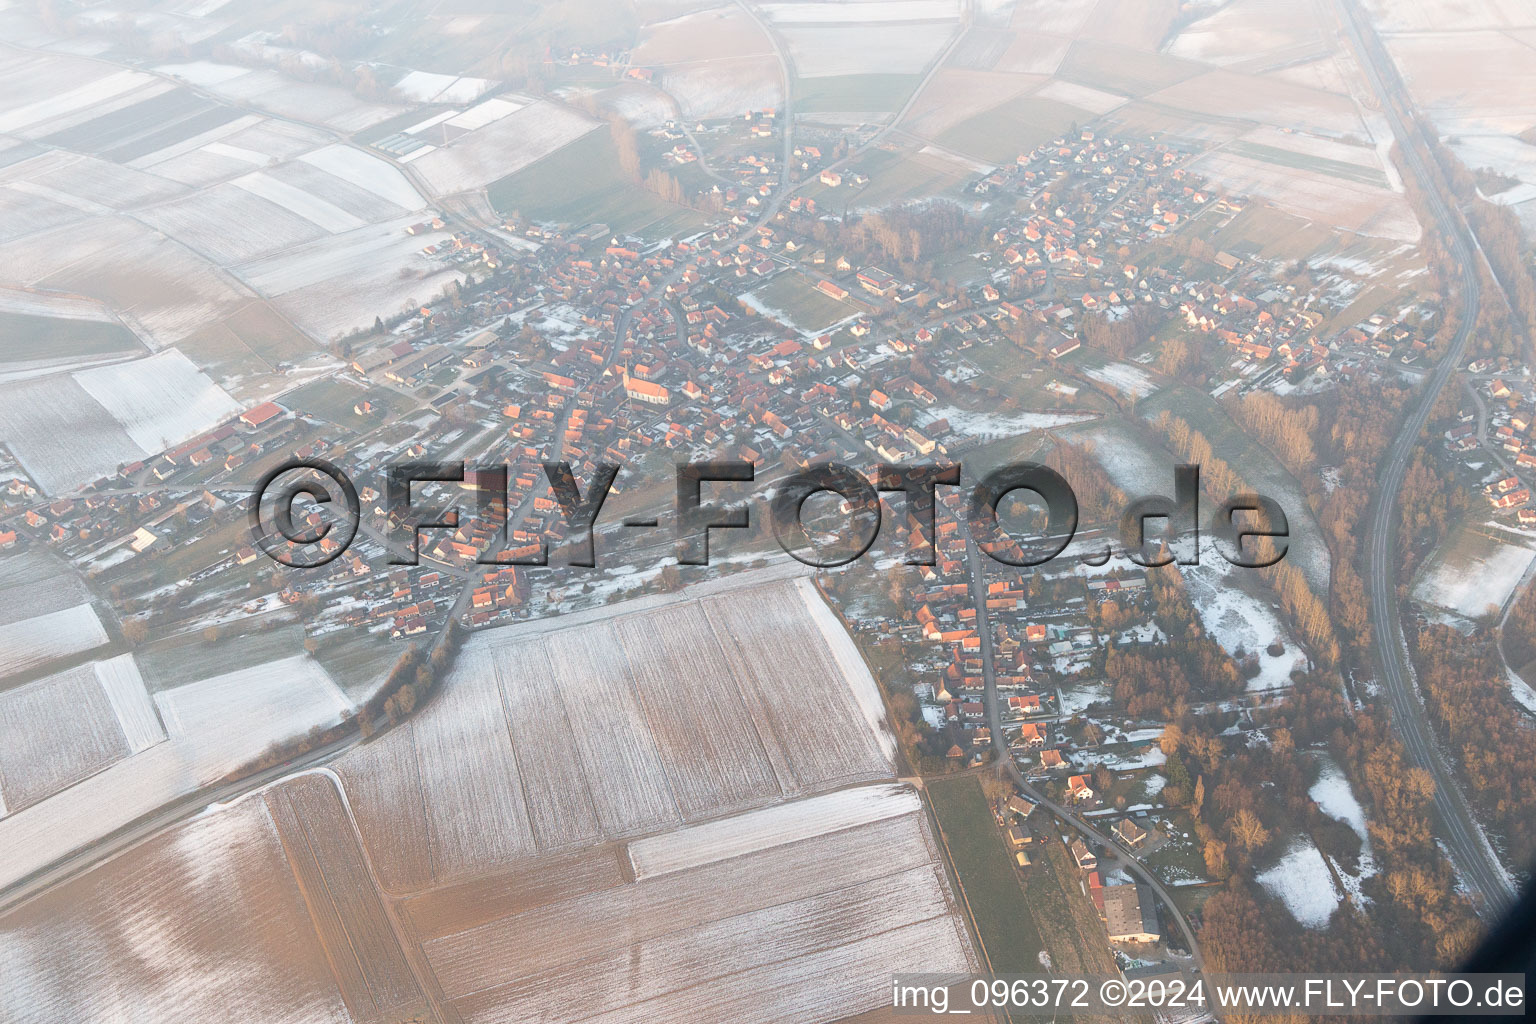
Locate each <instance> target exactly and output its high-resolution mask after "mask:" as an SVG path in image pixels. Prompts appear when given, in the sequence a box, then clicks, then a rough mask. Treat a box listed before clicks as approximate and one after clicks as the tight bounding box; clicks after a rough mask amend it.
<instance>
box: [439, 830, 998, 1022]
mask: <svg viewBox="0 0 1536 1024" xmlns="http://www.w3.org/2000/svg"><path fill="white" fill-rule="evenodd" d="M935 856H936V850H935V847H934V843H933V840H932V838H931V837H930V836H929V835H928V833H927V828H926V824H925V821H924V818H923V816H922V814H921V812H920V811H914V812H912V813H906V814H901V815H899V816H895V817H888V818H884V819H881V820H877V821H873V822H869V823H867V824H863V825H858V826H856V827H849V828H845V829H841V830H838V831H831V832H826V833H822V834H819V835H815V836H811V837H807V838H802V839H798V840H797V841H791V842H785V843H774V844H773V845H770V846H768V847H767V848H764V849H757V850H743V852H741V853H740V855H738V856H734V857H731V858H729V859H724V860H711V861H709V862H707V863H702V864H700V865H699V866H697V867H694V868H692V869H689V870H684V871H678V872H676V873H669V874H664V875H659V876H650V877H642V878H640V879H638V880H637V881H635V882H633V883H631V884H627V885H621V886H618V887H616V888H611V887H610V888H606V889H603V890H600V891H595V892H588V893H583V894H578V895H573V896H569V897H566V898H563V899H558V901H555V902H549V903H547V904H546V905H544V906H540V907H538V908H537V909H534V910H530V911H526V912H523V913H511V914H508V915H506V916H503V917H499V918H496V919H494V920H490V921H487V922H486V923H484V924H480V925H477V926H475V927H472V928H469V929H467V930H464V931H461V932H458V933H455V934H448V935H443V936H442V937H440V938H435V939H432V940H429V941H427V942H425V943H424V944H423V945H424V950H425V952H426V955H427V959H428V962H429V964H430V965H431V967H432V968H433V969H434V971H435V972H436V973H437V976H438V979H439V981H440V982H441V983H442V986H443V989H444V993H445V995H447V996H448V998H449V999H451V1000H454V1002H455V1005H456V1006H458V1007H459V1008H460V1009H461V1011H463V1012H464V1014H465V1016H466V1018H468V1019H476V1020H479V1019H495V1020H501V1019H507V1018H508V1016H509V1015H512V1014H514V1013H515V1014H516V1015H517V1016H518V1017H521V1018H525V1019H559V1017H560V1016H561V1014H562V1013H563V1012H564V1010H563V1009H562V1008H569V1007H570V1006H575V1005H579V1006H581V1007H582V1008H583V1010H584V1012H586V1013H587V1014H589V1015H590V1017H589V1019H591V1020H594V1021H601V1022H604V1024H618V1022H620V1021H623V1022H634V1021H646V1022H663V1021H679V1020H690V1021H693V1020H697V1021H703V1020H708V1021H738V1020H742V1021H744V1020H751V1021H755V1022H768V1024H778V1022H783V1024H792V1022H793V1024H799V1022H803V1021H813V1020H823V1021H825V1020H836V1019H841V1018H846V1017H851V1016H856V1015H857V1014H859V1013H862V1012H864V1011H867V1010H872V1009H874V1008H875V1007H877V1006H879V1005H881V1003H882V1001H883V999H884V998H885V997H884V996H882V994H881V993H882V992H883V991H884V989H885V987H886V986H888V985H889V977H890V973H891V971H893V970H897V971H899V970H904V969H909V968H910V967H912V966H916V965H919V964H921V965H922V966H921V967H920V969H922V970H933V971H961V972H963V971H967V970H971V969H973V967H972V965H973V963H974V956H973V954H972V953H971V952H970V950H969V944H968V942H967V940H966V939H965V937H964V933H963V930H962V929H961V927H960V926H959V920H958V918H957V917H956V915H955V912H954V906H955V905H954V899H953V896H952V895H951V894H950V892H949V891H948V886H947V884H946V882H945V881H944V878H943V874H942V872H941V871H940V870H938V869H937V867H936V864H935ZM616 922H621V926H619V927H615V923H616ZM636 964H643V965H644V968H643V969H640V970H635V969H633V965H636ZM535 981H536V983H534V982H535Z"/></svg>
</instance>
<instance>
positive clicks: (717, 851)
mask: <svg viewBox="0 0 1536 1024" xmlns="http://www.w3.org/2000/svg"><path fill="white" fill-rule="evenodd" d="M921 808H922V803H921V801H919V800H918V798H917V794H916V793H915V792H913V791H912V790H911V789H909V788H907V787H906V786H903V785H896V784H891V785H879V786H860V787H858V788H856V789H845V790H841V791H839V792H836V793H828V794H826V795H824V796H816V797H811V798H810V799H809V800H797V801H795V802H793V803H787V804H779V805H778V806H775V807H767V808H764V809H763V810H760V811H749V812H748V813H746V814H738V815H735V816H734V817H730V818H722V819H720V820H718V821H711V822H708V823H706V824H703V825H694V826H692V827H691V828H683V829H678V830H677V831H674V832H667V833H664V834H662V835H659V836H654V837H651V838H649V839H640V840H637V841H636V842H633V843H631V844H630V845H629V859H630V862H631V863H632V864H633V865H634V869H635V880H636V881H643V880H645V879H647V878H654V877H656V876H658V875H667V874H672V873H673V872H676V871H687V870H689V869H690V868H696V867H699V866H701V865H704V864H713V863H716V862H717V861H722V860H729V859H730V858H732V857H740V856H742V855H744V854H748V853H756V852H758V851H760V850H767V849H771V848H773V847H775V846H784V845H787V844H789V843H797V842H800V841H801V840H803V839H813V838H815V837H816V836H823V835H827V834H828V833H830V832H839V831H842V830H843V829H847V828H856V827H858V826H859V825H867V824H870V823H871V822H876V821H883V820H885V819H886V818H896V817H900V816H901V815H903V814H912V813H914V812H916V811H918V810H920V809H921Z"/></svg>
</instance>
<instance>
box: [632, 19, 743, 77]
mask: <svg viewBox="0 0 1536 1024" xmlns="http://www.w3.org/2000/svg"><path fill="white" fill-rule="evenodd" d="M760 56H769V57H771V56H773V43H772V41H771V40H769V38H768V37H767V35H765V34H764V33H763V30H762V29H761V28H759V27H758V25H757V22H755V21H753V20H752V18H751V17H749V16H748V15H747V14H746V12H744V11H742V10H741V9H740V8H739V7H719V8H716V9H714V10H708V11H700V12H698V13H696V14H684V15H682V16H681V17H677V18H671V19H669V20H667V21H660V22H656V23H655V24H653V25H649V26H647V27H646V28H645V29H644V30H643V31H642V38H641V40H640V45H638V46H636V47H635V52H634V54H633V57H632V59H631V62H632V63H633V64H635V65H639V66H645V67H658V66H661V67H665V66H667V65H671V64H692V63H703V62H704V61H706V60H707V61H711V62H713V61H717V60H721V59H725V58H730V57H760Z"/></svg>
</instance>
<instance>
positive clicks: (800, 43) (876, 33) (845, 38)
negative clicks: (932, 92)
mask: <svg viewBox="0 0 1536 1024" xmlns="http://www.w3.org/2000/svg"><path fill="white" fill-rule="evenodd" d="M779 32H780V34H781V35H783V37H784V39H785V41H786V42H788V44H789V50H790V53H791V54H793V56H794V60H795V72H796V73H797V74H798V75H799V76H800V77H801V78H826V77H831V76H834V75H874V74H881V75H912V74H917V73H918V72H919V71H922V70H923V68H924V67H925V66H926V65H927V64H928V62H929V61H930V60H932V59H933V58H934V56H935V55H936V54H937V53H938V52H939V50H940V49H942V48H943V46H944V43H945V41H946V40H947V38H948V36H949V34H950V32H951V27H950V26H947V25H929V24H922V23H905V24H903V23H888V24H882V25H839V24H830V25H828V24H823V25H816V26H808V27H801V26H787V27H784V28H781V29H780V30H779Z"/></svg>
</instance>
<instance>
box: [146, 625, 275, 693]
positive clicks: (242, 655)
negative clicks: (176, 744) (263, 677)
mask: <svg viewBox="0 0 1536 1024" xmlns="http://www.w3.org/2000/svg"><path fill="white" fill-rule="evenodd" d="M239 628H240V627H238V626H229V627H226V629H225V630H224V632H223V633H222V634H221V635H220V636H219V638H218V639H217V640H215V641H214V642H212V643H209V642H208V640H207V639H206V638H204V637H203V635H202V633H201V632H194V633H183V634H181V635H180V636H174V637H169V638H167V639H165V640H160V641H157V642H155V643H152V644H150V645H148V646H147V647H141V648H139V649H138V650H137V651H135V652H134V660H135V661H136V662H138V665H139V671H140V673H141V674H142V675H143V676H144V682H145V684H146V685H147V686H148V687H149V689H150V691H151V692H156V693H158V692H159V691H161V690H166V689H170V688H172V687H176V686H182V685H185V684H186V683H190V682H195V681H196V680H199V679H208V678H210V677H212V676H217V675H222V674H224V673H226V672H239V671H241V670H242V669H247V668H254V667H256V666H257V665H262V664H265V663H267V662H269V661H277V660H279V659H282V658H291V657H293V656H294V655H295V654H302V653H304V627H302V626H298V625H288V626H278V627H276V628H275V629H269V630H267V631H265V632H260V633H237V632H236V630H237V629H239Z"/></svg>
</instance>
